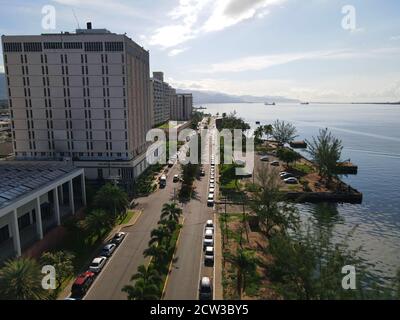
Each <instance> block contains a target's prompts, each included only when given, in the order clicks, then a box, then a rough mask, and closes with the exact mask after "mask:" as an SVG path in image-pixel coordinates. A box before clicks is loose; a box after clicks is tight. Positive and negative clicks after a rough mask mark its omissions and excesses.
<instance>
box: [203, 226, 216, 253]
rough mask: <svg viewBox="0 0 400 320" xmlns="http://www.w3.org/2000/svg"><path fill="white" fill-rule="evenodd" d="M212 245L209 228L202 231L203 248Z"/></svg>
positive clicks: (211, 234) (211, 233)
mask: <svg viewBox="0 0 400 320" xmlns="http://www.w3.org/2000/svg"><path fill="white" fill-rule="evenodd" d="M213 246H214V235H213V232H212V231H211V230H206V231H205V232H204V239H203V248H204V249H205V248H207V247H213Z"/></svg>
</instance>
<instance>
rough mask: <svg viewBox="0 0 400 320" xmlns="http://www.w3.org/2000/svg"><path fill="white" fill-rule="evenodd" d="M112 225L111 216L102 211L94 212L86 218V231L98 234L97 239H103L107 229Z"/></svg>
mask: <svg viewBox="0 0 400 320" xmlns="http://www.w3.org/2000/svg"><path fill="white" fill-rule="evenodd" d="M110 225H111V218H110V216H109V215H108V214H107V213H106V212H105V211H104V210H101V209H97V210H93V211H92V212H90V213H89V214H88V215H87V216H86V218H85V220H84V227H85V229H86V230H88V231H89V232H93V233H94V234H96V235H97V238H99V237H101V236H102V234H103V232H104V230H105V228H106V227H108V226H110Z"/></svg>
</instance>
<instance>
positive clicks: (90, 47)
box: [85, 42, 103, 51]
mask: <svg viewBox="0 0 400 320" xmlns="http://www.w3.org/2000/svg"><path fill="white" fill-rule="evenodd" d="M85 51H103V42H85Z"/></svg>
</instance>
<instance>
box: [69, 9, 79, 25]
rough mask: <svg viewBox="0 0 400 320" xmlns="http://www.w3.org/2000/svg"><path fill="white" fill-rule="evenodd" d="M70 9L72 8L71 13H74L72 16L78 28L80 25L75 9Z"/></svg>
mask: <svg viewBox="0 0 400 320" xmlns="http://www.w3.org/2000/svg"><path fill="white" fill-rule="evenodd" d="M71 10H72V14H73V15H74V18H75V21H76V24H77V25H78V29H80V28H81V27H80V25H79V21H78V18H77V17H76V14H75V10H74V8H71Z"/></svg>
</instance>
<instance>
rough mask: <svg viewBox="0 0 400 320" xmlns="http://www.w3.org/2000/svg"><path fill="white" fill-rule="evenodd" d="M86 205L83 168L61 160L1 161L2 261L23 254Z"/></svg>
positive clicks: (0, 219) (0, 242)
mask: <svg viewBox="0 0 400 320" xmlns="http://www.w3.org/2000/svg"><path fill="white" fill-rule="evenodd" d="M85 205H86V191H85V176H84V170H83V169H78V168H75V167H73V166H72V165H71V163H64V162H61V161H57V162H55V161H54V162H48V161H40V162H36V161H0V261H1V260H4V259H7V258H9V257H13V256H20V255H21V253H22V251H23V250H24V249H27V248H29V247H30V246H31V245H33V244H34V243H35V242H36V241H38V240H42V239H43V238H44V236H45V235H46V233H48V232H50V231H51V230H52V229H53V228H55V227H57V226H60V225H61V223H62V220H63V219H64V217H67V216H68V215H71V214H72V215H73V214H75V213H76V212H77V210H78V209H79V208H80V207H82V206H85Z"/></svg>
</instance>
